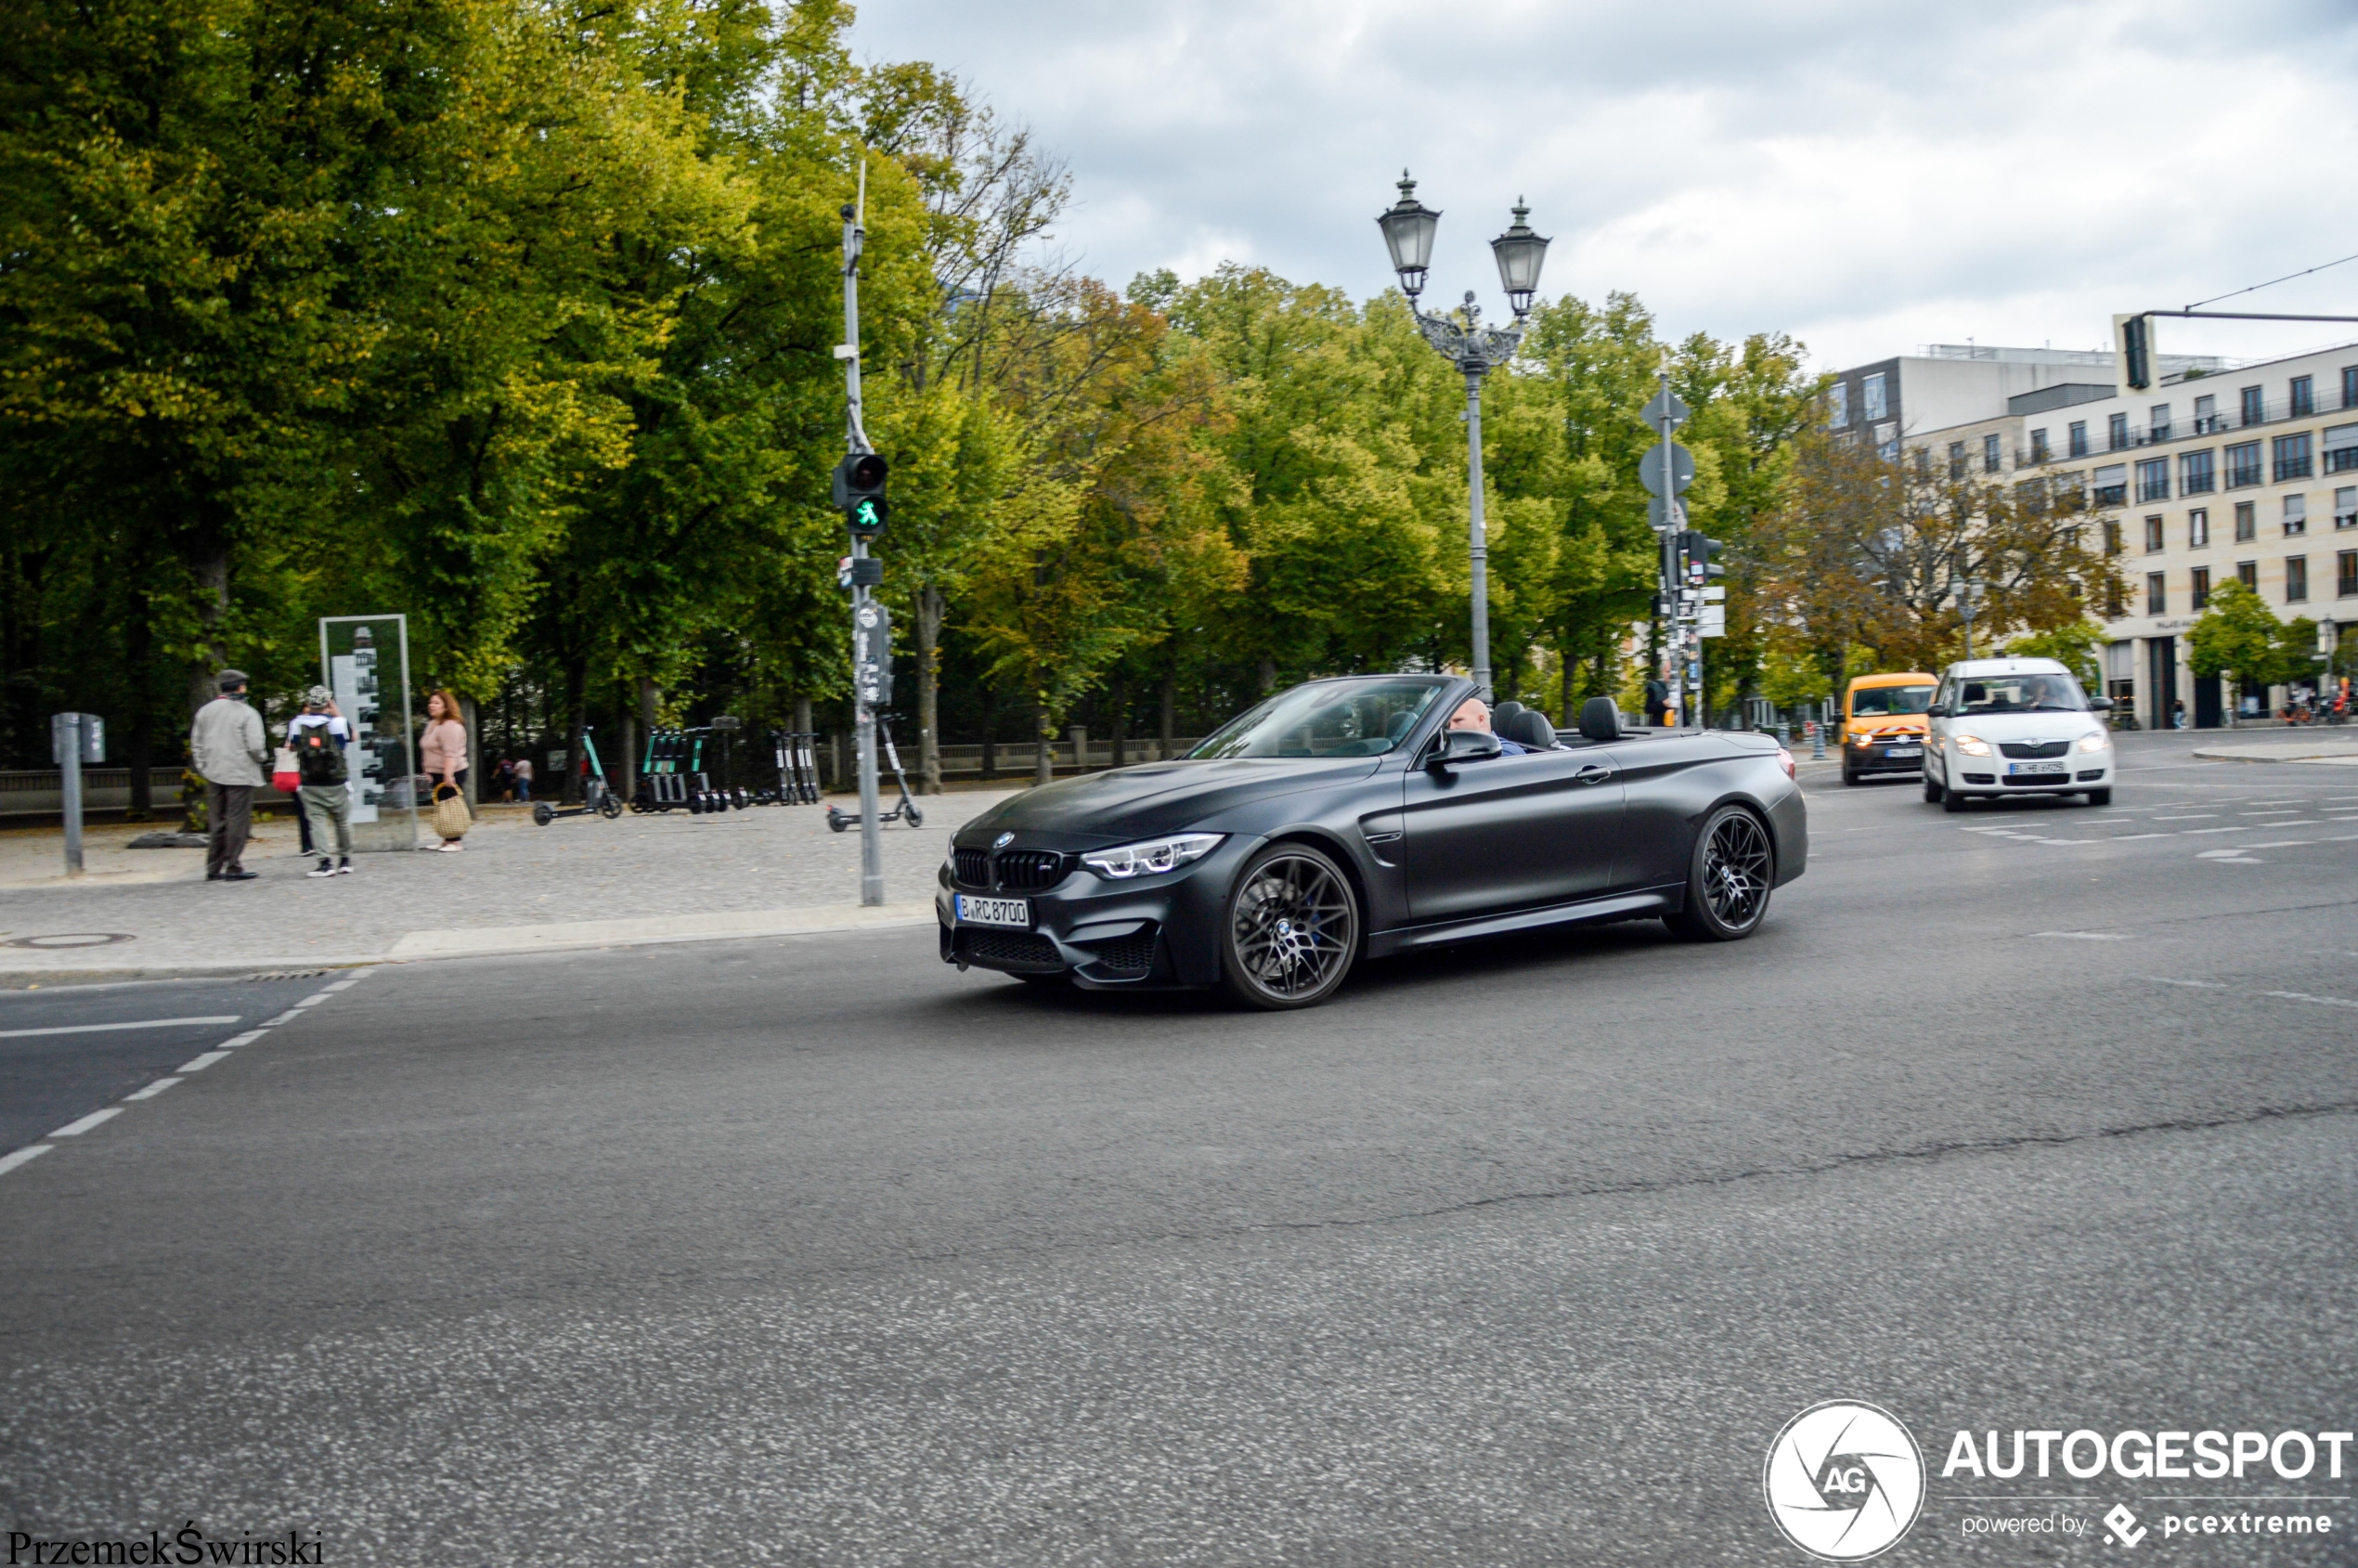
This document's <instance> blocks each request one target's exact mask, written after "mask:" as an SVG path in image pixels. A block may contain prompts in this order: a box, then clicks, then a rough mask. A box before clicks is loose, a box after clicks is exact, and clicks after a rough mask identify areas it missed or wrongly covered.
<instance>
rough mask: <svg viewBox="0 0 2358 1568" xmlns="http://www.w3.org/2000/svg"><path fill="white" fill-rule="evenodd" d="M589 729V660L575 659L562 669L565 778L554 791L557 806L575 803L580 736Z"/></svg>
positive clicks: (579, 791) (578, 788)
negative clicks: (563, 672)
mask: <svg viewBox="0 0 2358 1568" xmlns="http://www.w3.org/2000/svg"><path fill="white" fill-rule="evenodd" d="M588 732H589V660H587V659H576V660H575V661H574V662H573V664H572V665H571V666H570V667H567V669H566V670H565V777H564V785H563V786H562V787H561V788H560V789H559V790H558V791H557V800H558V803H559V804H560V805H564V806H574V805H578V804H579V803H580V800H581V797H582V789H581V737H582V736H583V735H584V734H586V733H588Z"/></svg>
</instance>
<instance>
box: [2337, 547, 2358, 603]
mask: <svg viewBox="0 0 2358 1568" xmlns="http://www.w3.org/2000/svg"><path fill="white" fill-rule="evenodd" d="M2334 597H2335V598H2337V599H2358V550H2345V551H2342V552H2341V553H2340V554H2339V555H2337V556H2335V557H2334Z"/></svg>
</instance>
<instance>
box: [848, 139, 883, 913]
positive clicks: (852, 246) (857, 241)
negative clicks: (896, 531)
mask: <svg viewBox="0 0 2358 1568" xmlns="http://www.w3.org/2000/svg"><path fill="white" fill-rule="evenodd" d="M867 192H868V165H867V162H866V160H865V158H864V157H863V158H862V162H861V165H860V195H861V206H864V205H865V204H866V201H867ZM861 216H862V214H861V210H860V207H859V206H847V207H845V208H844V210H843V347H841V348H839V349H837V350H836V353H838V354H840V355H841V356H843V390H844V405H845V408H846V410H847V414H848V422H849V425H850V431H849V440H850V444H851V450H853V451H855V452H868V451H874V450H875V448H874V447H870V446H869V445H868V432H867V428H866V426H865V425H864V424H862V421H861V418H860V247H861V241H862V240H863V239H864V238H865V236H864V234H863V232H862V228H861V227H860V219H861ZM851 558H852V559H853V560H854V561H864V560H866V559H867V558H868V541H867V539H866V538H865V537H864V536H862V534H861V533H860V531H859V530H858V529H854V530H852V534H851ZM874 599H875V590H874V589H872V588H870V587H869V586H868V585H867V584H866V583H863V582H860V581H857V580H856V579H855V580H854V581H853V583H852V585H851V613H852V616H854V617H855V619H856V618H857V617H858V616H859V614H860V612H861V611H862V610H864V609H866V608H867V607H868V605H869V604H870V603H872V602H873V601H874ZM853 635H854V639H855V641H856V640H857V637H858V633H857V631H856V630H855V632H854V634H853ZM851 691H852V713H853V734H854V738H855V740H856V743H857V745H858V749H859V753H860V901H861V902H862V903H863V904H880V903H882V902H884V901H885V892H884V840H883V838H882V836H881V835H882V824H880V823H878V822H877V821H876V809H877V804H878V802H877V799H876V793H877V792H876V710H875V706H874V705H872V704H871V703H870V702H869V700H868V688H867V683H866V682H865V680H862V678H861V676H860V672H859V671H858V670H857V669H855V670H854V671H853V675H852V682H851Z"/></svg>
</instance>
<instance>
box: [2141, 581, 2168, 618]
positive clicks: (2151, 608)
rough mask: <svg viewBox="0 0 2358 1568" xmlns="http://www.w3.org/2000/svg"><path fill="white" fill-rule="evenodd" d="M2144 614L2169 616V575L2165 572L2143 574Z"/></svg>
mask: <svg viewBox="0 0 2358 1568" xmlns="http://www.w3.org/2000/svg"><path fill="white" fill-rule="evenodd" d="M2145 614H2147V615H2149V616H2166V615H2168V614H2170V575H2169V574H2168V573H2167V572H2147V573H2146V574H2145Z"/></svg>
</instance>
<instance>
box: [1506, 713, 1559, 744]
mask: <svg viewBox="0 0 2358 1568" xmlns="http://www.w3.org/2000/svg"><path fill="white" fill-rule="evenodd" d="M1509 706H1512V707H1514V708H1515V711H1514V712H1512V713H1510V714H1509V715H1507V717H1506V720H1505V722H1503V723H1499V724H1497V725H1496V729H1497V732H1498V733H1499V734H1501V735H1503V736H1504V737H1506V738H1507V739H1508V740H1510V741H1512V742H1514V743H1515V744H1516V745H1522V746H1529V747H1530V748H1531V749H1532V750H1534V751H1553V750H1554V749H1555V746H1556V727H1555V726H1554V725H1553V724H1550V723H1548V716H1547V715H1546V714H1544V713H1542V712H1540V711H1539V710H1538V709H1537V708H1535V707H1523V706H1521V705H1520V704H1509Z"/></svg>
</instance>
